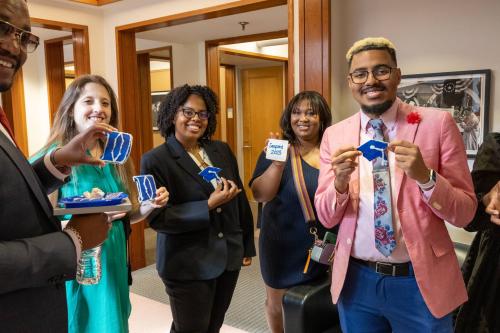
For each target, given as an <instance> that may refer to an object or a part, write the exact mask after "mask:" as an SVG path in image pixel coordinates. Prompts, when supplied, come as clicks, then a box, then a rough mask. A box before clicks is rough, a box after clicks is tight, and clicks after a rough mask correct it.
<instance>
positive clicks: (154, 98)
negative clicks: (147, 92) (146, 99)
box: [151, 91, 168, 131]
mask: <svg viewBox="0 0 500 333" xmlns="http://www.w3.org/2000/svg"><path fill="white" fill-rule="evenodd" d="M167 94H168V91H155V92H152V93H151V111H152V122H153V131H158V124H157V123H158V112H159V111H160V104H161V102H162V101H163V100H164V99H165V96H167Z"/></svg>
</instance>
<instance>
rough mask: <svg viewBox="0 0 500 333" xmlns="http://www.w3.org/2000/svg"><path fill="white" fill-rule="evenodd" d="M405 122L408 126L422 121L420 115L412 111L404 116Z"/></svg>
mask: <svg viewBox="0 0 500 333" xmlns="http://www.w3.org/2000/svg"><path fill="white" fill-rule="evenodd" d="M406 121H407V122H408V124H418V123H420V122H421V121H422V117H421V116H420V113H418V112H416V111H413V112H410V113H409V114H408V115H407V116H406Z"/></svg>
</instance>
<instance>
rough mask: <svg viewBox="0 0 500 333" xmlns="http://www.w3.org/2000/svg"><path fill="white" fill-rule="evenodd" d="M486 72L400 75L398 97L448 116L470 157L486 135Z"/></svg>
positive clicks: (487, 105) (488, 72)
mask: <svg viewBox="0 0 500 333" xmlns="http://www.w3.org/2000/svg"><path fill="white" fill-rule="evenodd" d="M490 73H491V71H490V70H476V71H463V72H447V73H429V74H415V75H403V77H402V80H401V83H400V85H399V87H398V97H399V98H400V99H401V100H402V101H404V102H406V103H408V104H413V105H417V106H425V107H433V108H439V109H442V110H445V111H447V112H449V113H450V114H451V115H452V116H453V119H455V123H456V124H457V126H458V129H459V130H460V133H461V134H462V138H463V140H464V145H465V149H466V151H467V155H468V156H469V157H474V156H475V155H476V153H477V149H478V148H479V146H480V145H481V143H482V142H483V138H484V136H485V134H486V133H487V132H488V109H489V90H490V75H491V74H490Z"/></svg>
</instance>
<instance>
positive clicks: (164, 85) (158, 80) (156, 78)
mask: <svg viewBox="0 0 500 333" xmlns="http://www.w3.org/2000/svg"><path fill="white" fill-rule="evenodd" d="M167 90H170V70H169V69H161V70H156V71H151V91H167Z"/></svg>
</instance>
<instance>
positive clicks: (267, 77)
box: [241, 66, 284, 200]
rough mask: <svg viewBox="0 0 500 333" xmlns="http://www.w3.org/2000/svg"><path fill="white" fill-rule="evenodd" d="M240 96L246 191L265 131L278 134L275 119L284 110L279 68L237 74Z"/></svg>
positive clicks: (281, 70)
mask: <svg viewBox="0 0 500 333" xmlns="http://www.w3.org/2000/svg"><path fill="white" fill-rule="evenodd" d="M241 81H242V95H243V112H242V115H243V161H244V163H243V168H244V173H243V174H244V180H243V183H244V184H245V189H246V191H247V195H248V197H249V198H250V199H252V200H253V196H252V195H251V193H250V192H251V191H250V190H249V189H248V186H247V184H248V181H249V180H250V178H251V177H252V174H253V171H254V169H255V164H256V163H257V160H258V159H259V155H260V153H261V152H262V150H263V148H264V144H265V142H266V139H267V138H268V137H269V132H279V131H280V127H279V119H280V116H281V112H282V111H283V108H284V87H283V67H282V66H278V67H264V68H251V69H244V70H242V71H241Z"/></svg>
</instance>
